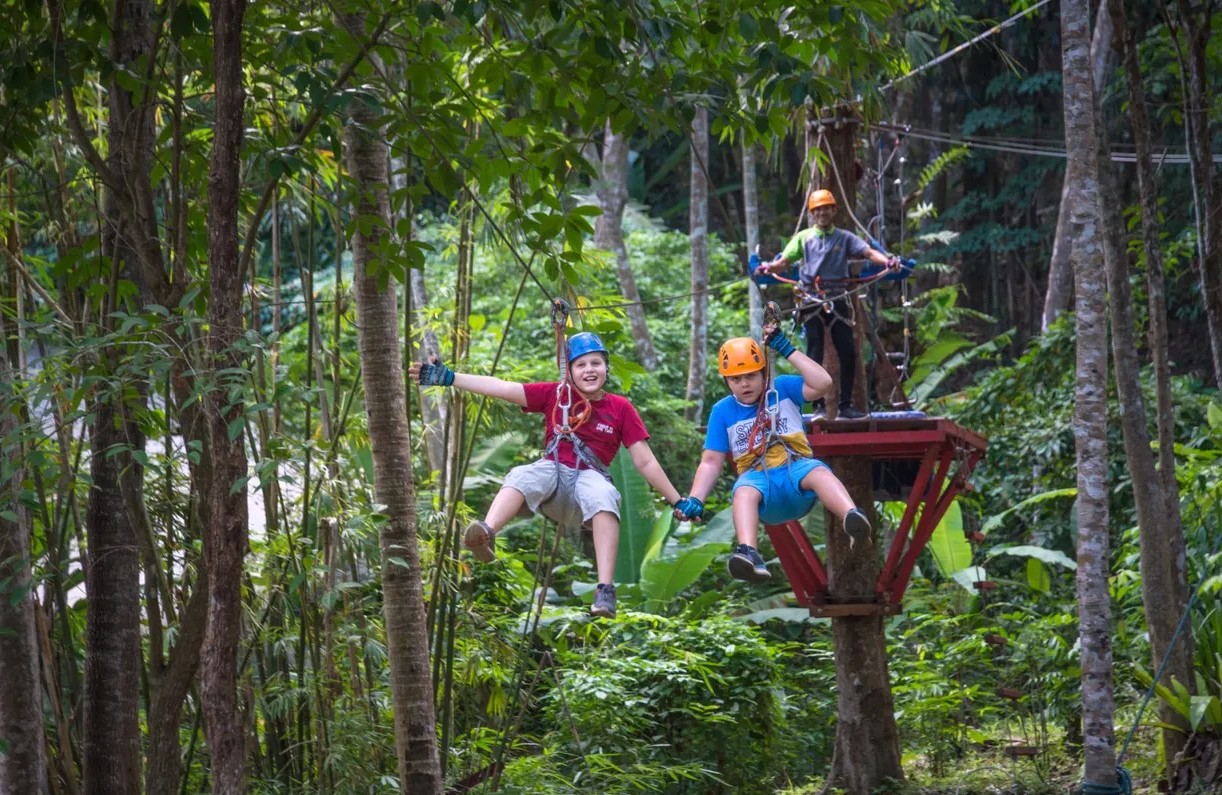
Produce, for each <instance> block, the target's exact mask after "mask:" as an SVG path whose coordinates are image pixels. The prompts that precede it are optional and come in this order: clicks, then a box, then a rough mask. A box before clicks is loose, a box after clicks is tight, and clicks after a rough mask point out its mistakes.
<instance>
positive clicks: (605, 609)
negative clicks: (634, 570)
mask: <svg viewBox="0 0 1222 795" xmlns="http://www.w3.org/2000/svg"><path fill="white" fill-rule="evenodd" d="M590 615H592V616H597V617H598V618H615V586H614V585H607V584H605V583H601V582H600V583H599V584H598V587H597V588H595V589H594V604H592V605H590Z"/></svg>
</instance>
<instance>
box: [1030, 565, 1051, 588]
mask: <svg viewBox="0 0 1222 795" xmlns="http://www.w3.org/2000/svg"><path fill="white" fill-rule="evenodd" d="M1027 584H1028V585H1030V586H1031V590H1033V591H1036V592H1037V593H1048V592H1049V591H1050V590H1052V576H1051V575H1050V574H1049V573H1048V567H1047V566H1045V565H1044V564H1043V563H1040V562H1039V560H1037V559H1036V558H1027Z"/></svg>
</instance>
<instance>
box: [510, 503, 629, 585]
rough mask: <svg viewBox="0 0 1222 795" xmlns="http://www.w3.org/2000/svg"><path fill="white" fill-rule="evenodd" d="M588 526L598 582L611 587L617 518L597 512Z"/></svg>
mask: <svg viewBox="0 0 1222 795" xmlns="http://www.w3.org/2000/svg"><path fill="white" fill-rule="evenodd" d="M498 499H499V495H498ZM590 525H591V526H592V529H593V531H594V565H595V567H596V568H597V569H598V581H599V582H600V583H604V584H606V585H611V584H613V583H614V582H615V556H616V553H618V552H619V517H618V516H616V515H615V514H613V513H611V512H610V511H599V512H598V513H596V514H594V518H592V519H591V520H590Z"/></svg>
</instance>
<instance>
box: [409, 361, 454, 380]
mask: <svg viewBox="0 0 1222 795" xmlns="http://www.w3.org/2000/svg"><path fill="white" fill-rule="evenodd" d="M407 372H408V374H409V375H410V376H411V377H412V378H414V379H416V380H417V381H418V382H419V383H420V386H452V385H453V384H454V371H453V370H451V369H450V368H449V367H446V366H445V365H444V364H443V363H442V362H441V360H440V359H438V358H437V357H436V356H434V357H432V358H431V359H430V360H429V361H427V362H412V363H411V365H410V366H409V367H408V368H407Z"/></svg>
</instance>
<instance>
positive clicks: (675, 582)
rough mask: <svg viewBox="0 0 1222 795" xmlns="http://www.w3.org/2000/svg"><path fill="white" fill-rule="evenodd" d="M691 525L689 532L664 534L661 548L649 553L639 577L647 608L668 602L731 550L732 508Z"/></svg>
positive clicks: (654, 607) (732, 535) (732, 532)
mask: <svg viewBox="0 0 1222 795" xmlns="http://www.w3.org/2000/svg"><path fill="white" fill-rule="evenodd" d="M689 527H690V528H691V532H689V533H688V534H687V535H683V536H680V535H677V534H676V535H671V536H670V537H669V538H667V537H666V536H665V535H663V536H661V541H662V543H660V544H659V546H660V549H658V550H656V551H651V553H650V554H649V555H647V557H646V560H645V564H644V565H643V566H642V567H641V579H640V587H641V593H642V594H643V595H644V596H645V599H646V609H647V610H656V609H657V608H658V607H659V606H661V605H663V604H665V603H667V602H669V601H670V600H671V599H673V598H674V597H675V596H676V595H678V594H679V592H680V591H682V590H683V589H684V588H687V587H688V586H689V585H691V584H692V583H694V582H695V581H696V580H697V579H699V578H700V575H701V574H703V573H704V571H705V569H707V568H708V567H709V565H710V564H711V563H712V562H713V561H714V560H716V559H717V558H718V557H720V556H721V555H723V554H725V553H726V552H728V551H729V550H730V540H731V539H733V538H734V523H733V519H732V517H731V515H730V512H729V511H722V512H721V513H719V514H717V515H716V516H714V517H713V518H712V519H711V520H709V522H708V524H705V525H702V526H698V525H689Z"/></svg>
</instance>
